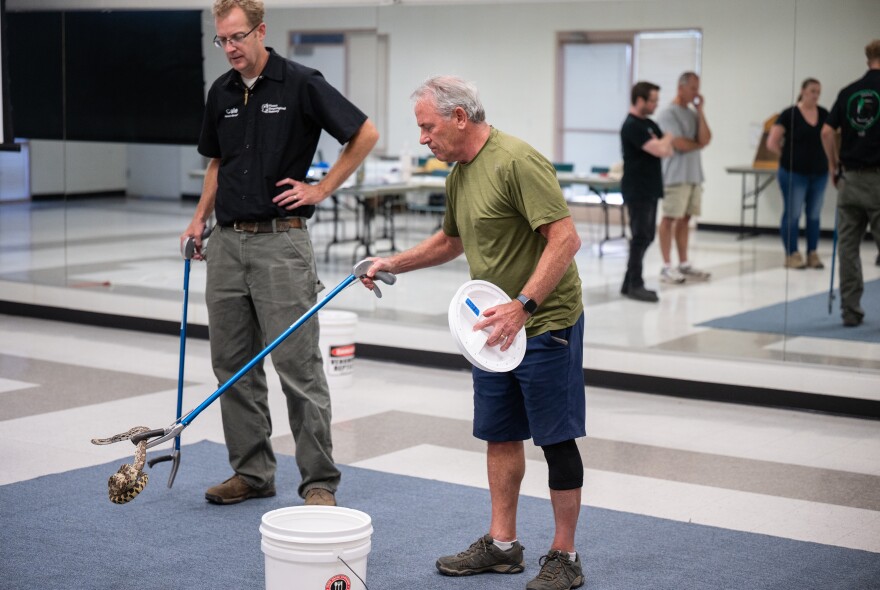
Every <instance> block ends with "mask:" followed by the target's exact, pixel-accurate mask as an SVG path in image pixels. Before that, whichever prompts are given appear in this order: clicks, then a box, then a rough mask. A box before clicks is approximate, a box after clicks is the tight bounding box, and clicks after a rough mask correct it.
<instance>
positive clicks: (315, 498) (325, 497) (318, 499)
mask: <svg viewBox="0 0 880 590" xmlns="http://www.w3.org/2000/svg"><path fill="white" fill-rule="evenodd" d="M306 506H336V496H335V495H334V494H333V492H331V491H330V490H325V489H324V488H312V489H310V490H309V491H308V492H306Z"/></svg>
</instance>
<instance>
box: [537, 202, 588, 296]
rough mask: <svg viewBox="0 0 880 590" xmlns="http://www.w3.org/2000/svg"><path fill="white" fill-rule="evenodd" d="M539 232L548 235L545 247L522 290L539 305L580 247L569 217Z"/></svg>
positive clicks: (544, 227)
mask: <svg viewBox="0 0 880 590" xmlns="http://www.w3.org/2000/svg"><path fill="white" fill-rule="evenodd" d="M539 231H540V232H541V234H542V235H543V236H544V237H545V238H547V246H546V247H545V248H544V252H543V253H542V254H541V258H540V259H539V260H538V265H537V266H536V267H535V271H534V272H533V273H532V276H531V277H529V280H528V281H527V282H526V284H525V285H523V288H522V292H523V293H525V294H526V296H528V297H529V298H530V299H534V300H535V301H537V302H538V304H539V305H540V304H541V303H542V302H543V301H544V300H545V299H546V298H547V296H548V295H550V293H551V292H552V291H553V289H555V288H556V285H558V284H559V281H560V280H562V277H563V275H564V274H565V271H566V270H568V267H569V266H570V265H571V261H572V260H574V257H575V255H576V254H577V252H578V250H580V247H581V239H580V236H579V235H578V233H577V229H576V228H575V226H574V221H572V219H571V217H566V218H563V219H560V220H558V221H554V222H553V223H549V224H547V225H545V226H541V228H539Z"/></svg>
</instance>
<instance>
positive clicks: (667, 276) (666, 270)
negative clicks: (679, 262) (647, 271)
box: [660, 266, 684, 285]
mask: <svg viewBox="0 0 880 590" xmlns="http://www.w3.org/2000/svg"><path fill="white" fill-rule="evenodd" d="M660 282H661V283H672V284H674V285H680V284H682V283H683V282H684V275H683V274H681V273H680V272H678V271H677V270H675V269H674V268H672V267H671V266H664V267H663V270H661V271H660Z"/></svg>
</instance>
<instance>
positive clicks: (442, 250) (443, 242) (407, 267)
mask: <svg viewBox="0 0 880 590" xmlns="http://www.w3.org/2000/svg"><path fill="white" fill-rule="evenodd" d="M462 252H464V246H463V245H462V243H461V239H460V238H454V237H451V236H447V235H446V234H445V233H443V230H442V229H441V230H440V231H438V232H436V233H435V234H434V235H432V236H430V237H429V238H427V239H425V240H423V241H422V242H421V243H419V244H417V245H415V246H413V247H412V248H410V249H409V250H404V251H403V252H401V253H400V254H395V255H394V256H390V257H389V258H388V259H387V261H388V263H389V264H390V265H391V266H392V268H391V269H390V270H391V272H393V273H395V274H399V273H403V272H410V271H413V270H418V269H420V268H427V267H429V266H437V265H440V264H443V263H445V262H449V261H450V260H453V259H454V258H457V257H458V256H460V255H461V253H462Z"/></svg>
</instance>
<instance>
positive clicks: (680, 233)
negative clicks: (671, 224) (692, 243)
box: [675, 215, 691, 264]
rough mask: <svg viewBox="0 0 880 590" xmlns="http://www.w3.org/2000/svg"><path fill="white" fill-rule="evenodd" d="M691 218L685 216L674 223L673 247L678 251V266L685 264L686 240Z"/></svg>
mask: <svg viewBox="0 0 880 590" xmlns="http://www.w3.org/2000/svg"><path fill="white" fill-rule="evenodd" d="M690 224H691V216H690V215H685V216H684V217H682V218H681V219H677V220H676V221H675V247H676V248H677V249H678V261H679V264H687V261H688V238H689V237H690Z"/></svg>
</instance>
